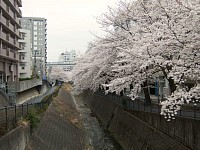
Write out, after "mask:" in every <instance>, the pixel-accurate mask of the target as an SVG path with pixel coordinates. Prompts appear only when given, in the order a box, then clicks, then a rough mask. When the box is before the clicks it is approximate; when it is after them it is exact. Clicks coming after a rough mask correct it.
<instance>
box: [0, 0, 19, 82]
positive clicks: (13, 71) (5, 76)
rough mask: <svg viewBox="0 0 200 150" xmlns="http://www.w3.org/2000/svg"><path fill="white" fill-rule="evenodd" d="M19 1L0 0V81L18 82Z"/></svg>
mask: <svg viewBox="0 0 200 150" xmlns="http://www.w3.org/2000/svg"><path fill="white" fill-rule="evenodd" d="M20 7H22V2H21V0H0V81H2V82H12V81H18V62H19V53H18V50H19V49H21V45H20V44H19V42H18V39H20V33H19V28H21V22H20V19H19V18H21V17H22V13H21V10H20Z"/></svg>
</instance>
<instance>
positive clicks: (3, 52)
mask: <svg viewBox="0 0 200 150" xmlns="http://www.w3.org/2000/svg"><path fill="white" fill-rule="evenodd" d="M0 57H3V58H6V59H10V60H14V61H19V54H18V53H13V52H12V51H10V50H9V49H8V50H7V49H3V48H0Z"/></svg>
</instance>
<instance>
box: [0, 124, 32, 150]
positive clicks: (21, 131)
mask: <svg viewBox="0 0 200 150" xmlns="http://www.w3.org/2000/svg"><path fill="white" fill-rule="evenodd" d="M29 138H30V126H29V124H23V125H20V126H19V127H17V128H16V129H14V130H12V131H10V132H9V133H8V134H6V135H4V136H3V137H1V138H0V149H1V150H23V149H25V147H26V145H27V143H28V141H29Z"/></svg>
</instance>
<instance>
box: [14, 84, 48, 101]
mask: <svg viewBox="0 0 200 150" xmlns="http://www.w3.org/2000/svg"><path fill="white" fill-rule="evenodd" d="M47 90H48V86H47V85H46V84H43V85H42V86H37V87H33V88H31V89H28V90H25V91H23V92H20V93H18V97H17V103H18V104H22V103H24V102H25V101H27V100H29V99H31V98H35V97H37V96H39V95H42V94H44V93H46V92H47Z"/></svg>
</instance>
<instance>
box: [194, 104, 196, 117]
mask: <svg viewBox="0 0 200 150" xmlns="http://www.w3.org/2000/svg"><path fill="white" fill-rule="evenodd" d="M196 117H197V114H196V107H195V105H194V118H196Z"/></svg>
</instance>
